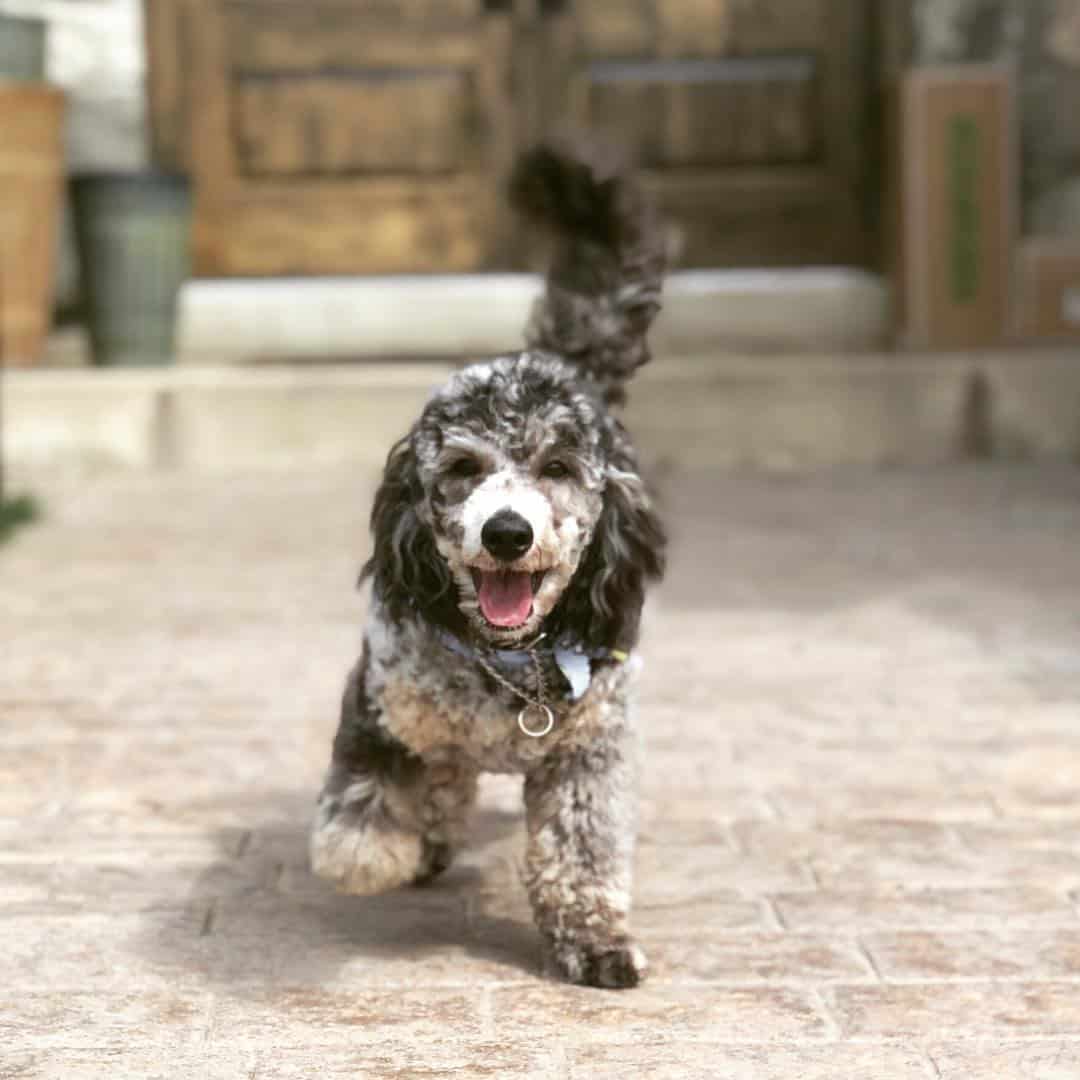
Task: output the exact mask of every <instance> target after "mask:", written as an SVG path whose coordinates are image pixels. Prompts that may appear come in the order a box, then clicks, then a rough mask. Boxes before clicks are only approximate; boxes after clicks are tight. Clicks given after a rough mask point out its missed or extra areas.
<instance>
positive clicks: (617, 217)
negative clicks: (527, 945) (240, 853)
mask: <svg viewBox="0 0 1080 1080" xmlns="http://www.w3.org/2000/svg"><path fill="white" fill-rule="evenodd" d="M510 192H511V201H512V203H513V205H514V206H515V207H516V208H517V209H518V210H519V211H521V212H522V213H523V214H525V215H526V216H528V217H530V218H532V219H534V220H536V221H538V222H539V223H541V224H542V225H545V226H547V227H548V228H549V230H550V233H551V234H552V236H553V238H554V240H555V257H554V259H553V262H552V267H551V269H550V271H549V273H548V278H547V286H546V291H545V294H544V296H543V297H542V298H541V299H540V301H539V302H538V304H537V307H536V310H535V311H534V314H533V317H532V321H531V324H530V327H529V329H528V334H527V341H528V345H529V348H528V349H527V350H526V351H524V352H520V353H514V354H512V355H509V356H501V357H498V358H497V359H495V360H491V361H488V362H485V363H478V364H474V365H472V366H470V367H467V368H465V369H463V370H462V371H461V372H460V373H458V374H456V375H455V376H454V377H453V378H452V379H451V380H450V381H449V382H448V383H447V384H446V385H445V386H444V387H443V388H442V389H441V390H438V391H437V392H436V393H435V394H434V395H433V396H432V398H431V399H430V400H429V402H428V403H427V405H426V407H425V408H424V411H423V413H422V414H421V415H420V418H419V419H418V420H417V421H416V423H415V424H414V425H413V428H412V430H411V431H410V432H409V433H408V434H407V435H406V436H405V437H404V438H403V439H401V441H400V442H398V443H397V444H396V445H395V446H394V447H393V449H392V450H391V451H390V455H389V457H388V459H387V463H386V471H385V475H384V477H383V480H382V485H381V487H380V488H379V490H378V493H377V495H376V497H375V505H374V509H373V512H372V516H371V524H372V531H373V533H374V553H373V555H372V556H371V559H370V561H369V562H368V564H367V565H366V567H365V569H364V575H365V576H367V577H370V578H371V580H372V583H373V595H372V604H371V613H370V616H369V622H368V625H367V630H366V634H365V639H364V647H363V651H362V655H361V657H360V659H359V662H358V663H357V664H356V666H355V667H354V668H353V670H352V673H351V674H350V675H349V678H348V682H347V684H346V688H345V695H344V701H343V704H342V712H341V722H340V726H339V729H338V733H337V737H336V738H335V740H334V746H333V755H332V760H331V764H330V769H329V773H328V775H327V778H326V782H325V786H324V788H323V791H322V794H321V795H320V797H319V804H318V812H317V816H316V820H315V825H314V828H313V831H312V835H311V862H312V866H313V868H314V870H315V872H316V873H317V874H320V875H321V876H323V877H325V878H328V879H329V880H331V881H333V882H335V883H336V885H337V886H338V887H339V888H340V889H342V890H343V891H345V892H349V893H357V894H367V893H375V892H381V891H383V890H385V889H391V888H393V887H395V886H398V885H403V884H406V883H410V882H421V881H425V880H427V879H430V878H432V877H434V876H435V875H436V874H438V873H440V872H441V871H442V870H444V869H445V868H446V867H447V866H448V865H449V864H450V860H451V858H452V857H453V854H454V850H455V849H456V848H457V847H458V845H459V844H460V843H461V841H462V837H463V833H464V831H465V824H466V817H467V814H468V810H469V807H470V804H471V803H472V802H473V799H474V796H475V793H476V787H477V776H478V774H479V773H480V772H481V771H488V772H504V773H509V772H512V773H523V774H524V776H525V785H524V788H525V806H526V813H527V824H528V850H527V855H526V861H525V884H526V887H527V890H528V894H529V899H530V901H531V904H532V907H533V910H534V913H535V917H536V922H537V925H538V926H539V928H540V931H541V933H542V935H543V937H544V939H545V941H546V943H547V945H548V948H549V956H550V959H551V960H552V961H553V963H554V966H555V967H556V968H557V969H558V971H559V972H560V973H561V974H562V975H564V976H565V977H566V978H568V979H570V980H571V981H573V982H578V983H586V984H591V985H594V986H609V987H625V986H634V985H636V984H637V983H638V982H639V981H640V980H641V978H642V977H643V975H644V973H645V970H646V962H645V957H644V955H643V953H642V951H641V949H640V948H639V947H638V946H637V945H636V944H635V943H634V941H633V940H632V938H631V937H630V935H629V926H628V921H629V914H630V893H631V878H632V862H633V852H634V839H635V771H636V770H635V738H634V727H635V721H634V709H633V704H632V697H633V694H632V690H633V684H634V682H635V677H636V674H637V670H638V667H639V661H638V659H637V657H636V656H635V654H634V647H635V644H636V642H637V637H638V623H639V619H640V614H641V607H642V603H643V600H644V593H645V585H646V583H647V582H648V581H649V580H650V579H658V578H659V577H660V575H661V573H662V571H663V567H664V532H663V529H662V527H661V524H660V521H659V520H658V518H657V515H656V512H655V510H654V508H653V506H652V503H651V501H650V498H649V494H648V492H647V491H646V487H645V484H644V483H643V481H642V478H641V476H640V475H639V472H638V464H637V459H636V456H635V453H634V449H633V447H632V445H631V443H630V439H629V437H628V436H627V433H626V431H625V430H624V428H623V427H622V425H621V424H620V423H619V421H618V420H617V419H616V418H615V416H614V415H613V414H612V412H611V410H610V406H611V405H612V404H616V403H620V402H621V401H622V400H623V396H624V395H623V384H624V382H625V381H626V380H627V379H628V378H629V376H630V375H632V374H633V372H634V370H635V369H636V368H637V367H639V366H640V365H642V364H644V363H645V362H646V361H647V360H648V359H649V351H648V346H647V344H646V340H645V335H646V331H647V329H648V327H649V324H650V323H651V322H652V320H653V318H654V316H655V315H656V312H657V311H658V310H659V306H660V305H659V295H660V286H661V280H662V277H663V271H664V251H663V240H662V234H661V230H660V228H659V225H658V222H657V221H656V219H655V217H654V215H653V213H652V211H651V208H650V206H649V205H648V203H647V201H646V200H645V198H644V197H643V195H642V193H641V190H640V188H639V187H638V185H637V182H636V181H635V179H634V178H633V176H632V175H631V174H629V173H627V172H626V171H625V170H623V169H622V168H619V167H612V166H611V165H610V164H605V163H604V161H603V160H602V159H601V157H600V156H599V155H598V154H597V152H596V151H595V149H594V150H592V151H588V152H582V151H571V150H567V149H565V148H556V147H550V146H548V147H541V148H539V149H536V150H534V151H532V152H530V153H528V154H526V155H525V156H524V157H523V158H522V159H521V160H520V162H519V163H518V166H517V168H516V170H515V172H514V175H513V177H512V180H511V185H510Z"/></svg>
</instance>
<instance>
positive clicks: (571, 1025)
mask: <svg viewBox="0 0 1080 1080" xmlns="http://www.w3.org/2000/svg"><path fill="white" fill-rule="evenodd" d="M491 1016H492V1024H493V1025H494V1030H495V1031H498V1032H499V1033H500V1035H501V1036H502V1037H503V1038H506V1039H513V1040H518V1039H521V1038H528V1039H533V1040H537V1041H541V1042H542V1041H544V1040H554V1039H564V1038H566V1036H567V1034H568V1033H570V1032H577V1033H579V1037H586V1036H587V1038H588V1039H590V1040H595V1041H598V1042H599V1041H611V1042H625V1043H636V1042H639V1041H640V1040H642V1039H647V1038H650V1037H655V1036H656V1035H657V1034H658V1033H662V1034H663V1036H664V1037H665V1038H667V1039H672V1040H680V1041H697V1040H711V1041H713V1042H771V1041H775V1040H781V1039H799V1038H805V1039H818V1038H822V1037H824V1035H825V1034H826V1033H827V1030H828V1029H827V1027H826V1023H825V1020H824V1019H823V1017H822V1015H821V1013H820V1012H819V1011H818V1009H817V1008H816V1006H815V1004H814V1002H813V1000H812V998H811V997H810V996H809V995H808V994H807V993H805V992H803V991H800V990H794V989H789V988H787V987H754V988H745V989H729V988H727V987H714V986H710V987H701V986H689V987H687V986H678V987H671V986H661V985H649V984H648V983H646V984H645V985H644V986H642V987H639V988H638V989H637V990H635V991H634V993H632V994H602V993H597V992H596V991H593V990H589V989H583V988H581V987H571V986H560V985H556V984H551V985H548V986H543V985H539V986H535V985H534V986H521V987H506V988H503V989H496V990H495V991H493V993H492V997H491Z"/></svg>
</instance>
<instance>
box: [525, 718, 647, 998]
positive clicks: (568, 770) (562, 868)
mask: <svg viewBox="0 0 1080 1080" xmlns="http://www.w3.org/2000/svg"><path fill="white" fill-rule="evenodd" d="M635 773H636V770H635V762H634V753H633V745H632V738H631V735H630V733H629V731H628V730H627V729H626V728H619V729H617V730H616V731H614V732H611V733H610V734H608V735H607V736H605V738H604V739H603V740H601V741H600V742H598V743H595V744H593V745H590V746H588V747H584V748H583V747H572V748H558V749H555V750H553V751H552V753H551V754H550V755H549V756H548V757H546V758H545V759H544V760H543V762H542V763H541V764H540V765H539V766H538V767H537V768H536V769H534V770H533V771H532V772H530V773H529V774H528V776H527V777H526V780H525V806H526V812H527V816H528V832H529V841H528V851H527V854H526V860H525V881H526V887H527V888H528V891H529V899H530V901H531V903H532V907H533V913H534V915H535V917H536V923H537V925H538V926H539V928H540V931H541V933H542V934H543V935H544V937H545V939H546V941H547V944H548V946H549V949H550V955H551V958H552V960H553V961H554V964H555V966H556V967H557V968H558V970H559V972H560V974H562V975H563V976H564V977H566V978H567V979H569V980H570V981H571V982H575V983H584V984H586V985H589V986H606V987H628V986H636V985H637V984H638V983H639V982H640V981H641V980H642V978H643V977H644V975H645V971H646V962H645V955H644V953H643V952H642V951H641V949H640V948H639V947H638V946H637V945H636V944H635V943H634V942H633V940H632V939H631V938H630V935H629V918H630V894H631V886H632V879H633V856H634V840H635V829H636V790H635V789H636V776H635Z"/></svg>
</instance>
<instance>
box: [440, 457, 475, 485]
mask: <svg viewBox="0 0 1080 1080" xmlns="http://www.w3.org/2000/svg"><path fill="white" fill-rule="evenodd" d="M481 468H482V466H481V465H480V462H479V461H477V460H476V458H471V457H459V458H458V459H457V460H456V461H454V462H452V463H451V465H450V467H449V469H447V472H448V473H449V474H450V475H451V476H457V477H460V478H461V479H463V480H464V479H468V478H469V477H471V476H479V475H480V472H481Z"/></svg>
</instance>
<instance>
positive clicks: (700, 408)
mask: <svg viewBox="0 0 1080 1080" xmlns="http://www.w3.org/2000/svg"><path fill="white" fill-rule="evenodd" d="M452 370H453V365H452V364H450V363H436V362H425V363H411V364H410V363H403V362H397V363H372V364H363V363H356V364H351V365H342V364H337V365H321V364H318V365H316V364H297V365H276V366H270V367H255V368H251V367H246V368H245V367H241V368H237V367H228V366H220V367H198V366H194V367H183V366H177V367H171V368H158V369H126V370H118V369H111V370H105V369H79V368H77V369H69V370H63V369H56V370H37V371H12V372H9V373H8V374H7V376H6V387H5V402H4V412H5V416H4V429H3V438H4V444H5V453H6V456H7V459H8V461H9V463H11V464H13V465H15V466H19V465H24V464H25V465H28V466H38V465H63V464H72V463H75V464H109V465H121V466H129V467H137V468H153V467H185V468H196V469H230V468H262V467H274V468H282V467H288V466H291V465H304V466H311V465H338V464H344V463H355V464H357V465H377V464H379V463H381V462H382V461H383V459H384V458H385V455H386V451H387V449H388V448H389V446H390V445H391V443H392V442H393V441H394V440H395V439H396V438H397V437H398V436H400V435H401V434H403V433H404V432H405V431H406V430H407V429H408V427H409V425H410V424H411V423H412V421H413V419H414V418H415V417H416V415H417V413H418V412H419V410H420V409H421V407H422V406H423V403H424V400H425V399H426V397H427V395H428V393H429V392H430V390H431V388H432V387H433V386H435V385H436V384H438V383H439V382H440V381H442V380H443V379H445V378H446V376H447V375H448V374H449V373H450V372H451V371H452ZM627 423H628V425H629V427H630V428H631V430H632V431H633V432H634V433H635V435H636V437H637V440H638V442H639V445H640V446H641V448H642V451H643V453H644V455H645V456H646V458H647V459H648V460H650V461H652V462H663V463H670V464H675V465H705V466H716V467H729V466H750V467H762V468H777V469H806V468H817V467H824V466H832V465H840V464H858V465H917V464H932V463H937V462H944V461H950V460H955V459H960V458H965V457H973V456H995V457H1003V458H1077V457H1080V354H1078V352H1077V350H1075V349H1072V350H1030V349H1028V350H1023V351H1002V352H985V353H964V354H885V353H872V354H871V353H868V354H811V355H769V356H759V355H748V354H745V353H742V354H730V353H712V354H709V355H700V356H682V357H679V356H672V355H661V356H659V357H658V358H657V359H656V360H655V361H654V362H653V364H651V365H650V366H649V367H647V368H645V369H644V370H643V371H642V372H641V373H640V375H639V377H638V379H637V380H636V381H635V383H634V384H633V386H632V388H631V401H630V405H629V408H628V413H627Z"/></svg>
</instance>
